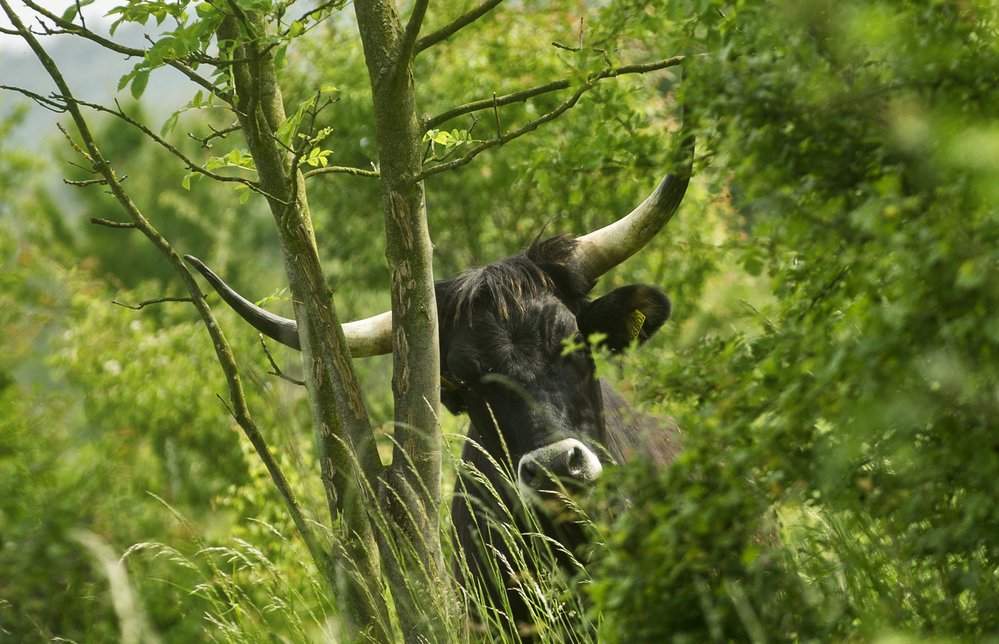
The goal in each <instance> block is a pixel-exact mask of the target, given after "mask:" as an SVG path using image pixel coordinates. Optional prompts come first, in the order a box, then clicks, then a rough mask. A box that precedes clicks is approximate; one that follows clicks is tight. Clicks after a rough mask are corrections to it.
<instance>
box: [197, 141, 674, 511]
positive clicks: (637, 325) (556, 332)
mask: <svg viewBox="0 0 999 644" xmlns="http://www.w3.org/2000/svg"><path fill="white" fill-rule="evenodd" d="M684 152H685V156H684V161H683V162H682V163H681V164H680V167H679V168H678V170H677V171H675V172H671V173H670V174H668V175H667V176H666V177H665V178H664V179H663V180H662V181H661V182H660V183H659V185H658V186H657V187H656V189H655V190H654V191H653V192H652V194H651V195H649V196H648V197H647V198H646V199H645V200H644V201H643V202H642V203H641V204H640V205H639V206H638V207H637V208H635V209H634V210H633V211H632V212H631V213H629V214H627V215H626V216H624V217H622V218H620V219H618V220H616V221H615V222H613V223H611V224H609V225H608V226H605V227H604V228H601V229H599V230H597V231H595V232H591V233H589V234H587V235H584V236H582V237H579V238H577V239H573V238H569V237H561V236H560V237H554V238H552V239H549V240H545V241H536V242H535V243H534V244H533V245H532V246H531V248H530V249H529V250H528V251H527V252H526V253H524V254H522V255H518V256H515V257H512V258H508V259H505V260H501V261H499V262H495V263H493V264H489V265H487V266H484V267H482V268H478V269H473V270H472V271H469V272H467V273H465V274H463V275H461V276H459V277H458V278H455V279H453V280H449V281H444V282H439V283H438V284H437V289H436V290H437V301H438V311H439V316H440V337H441V352H440V355H441V376H442V400H443V401H444V403H445V405H446V406H447V407H448V408H449V409H451V410H452V411H453V412H467V413H468V414H469V416H470V417H471V420H472V424H473V426H474V427H475V428H476V434H477V435H476V438H477V440H479V441H480V442H481V443H482V445H483V446H484V447H485V449H486V450H487V451H488V452H489V453H490V454H491V455H492V456H493V457H494V458H496V459H497V460H498V461H500V462H504V461H506V459H507V458H508V457H511V458H512V462H511V464H512V465H513V466H514V467H515V469H516V473H517V478H518V484H519V486H520V487H521V489H522V490H524V491H526V492H528V493H536V492H539V491H542V490H547V489H549V484H550V483H551V477H552V476H554V477H556V478H558V479H560V480H561V482H562V483H565V484H569V485H570V486H586V485H588V484H589V483H592V482H593V481H594V480H596V478H597V477H598V476H599V475H600V472H601V469H602V465H601V460H602V458H601V456H600V455H601V454H602V453H604V451H603V450H602V449H600V448H599V446H603V445H606V444H607V440H606V439H607V437H606V435H605V432H606V429H605V426H604V420H603V418H604V414H603V409H602V395H601V388H600V384H599V382H598V381H597V379H596V376H595V373H594V371H595V370H594V364H593V359H592V355H591V353H590V347H589V346H588V343H587V340H588V338H590V337H591V336H592V334H595V333H599V334H601V335H602V336H603V337H604V338H605V340H604V342H605V344H606V346H607V347H608V348H610V349H611V350H612V351H620V350H621V349H623V348H624V347H627V346H628V345H629V344H630V343H632V342H634V341H637V342H639V343H640V342H644V341H645V340H646V339H648V338H649V337H650V336H651V335H652V334H653V333H655V332H656V331H657V330H658V329H659V328H660V327H661V326H662V324H663V323H664V322H665V321H666V320H667V318H668V317H669V315H670V301H669V298H667V297H666V295H665V294H664V293H662V292H661V291H660V290H659V289H657V288H655V287H652V286H646V285H631V286H625V287H622V288H618V289H616V290H614V291H612V292H610V293H609V294H607V295H604V296H603V297H600V298H598V299H596V300H590V299H589V298H588V294H589V292H590V290H591V288H592V287H593V285H594V284H595V283H596V280H597V279H598V278H599V277H600V276H601V275H603V274H604V273H606V272H607V271H608V270H610V269H611V268H613V267H615V266H617V265H618V264H619V263H621V262H622V261H624V260H625V259H627V258H628V257H630V256H631V255H633V254H634V253H636V252H638V250H640V249H641V248H642V247H644V246H645V245H646V244H647V243H648V242H649V241H650V240H651V239H652V238H653V237H654V236H655V235H656V234H657V233H658V232H659V231H660V230H661V229H662V228H663V226H664V225H665V224H666V223H667V222H668V221H669V220H670V218H671V217H672V216H673V213H674V212H675V211H676V209H677V208H678V207H679V205H680V202H681V200H682V199H683V195H684V193H685V191H686V188H687V183H688V181H689V178H690V170H691V162H692V159H693V141H692V140H691V139H686V140H685V141H684ZM187 259H188V261H190V262H191V263H192V264H193V265H194V266H195V267H196V268H197V269H198V270H199V271H200V272H201V273H202V274H203V275H204V276H205V278H206V279H207V280H208V281H209V282H210V283H211V284H212V286H213V287H214V288H215V290H216V291H218V293H219V294H220V295H221V296H222V298H223V299H224V300H225V301H226V302H227V303H228V304H229V305H230V306H232V307H233V308H234V309H235V310H236V311H237V312H238V313H239V314H240V315H241V316H242V317H243V318H244V319H245V320H247V321H248V322H249V323H250V324H252V325H253V326H254V327H256V328H257V329H258V330H259V331H261V332H263V333H264V334H266V335H268V336H270V337H272V338H274V339H276V340H278V341H279V342H281V343H283V344H286V345H288V346H290V347H293V348H296V349H299V348H300V344H299V339H298V327H297V324H296V323H295V321H294V320H289V319H286V318H281V317H279V316H276V315H274V314H272V313H269V312H268V311H265V310H264V309H261V308H259V307H257V306H256V305H254V304H253V303H252V302H249V301H248V300H246V299H245V298H243V297H242V296H240V295H239V294H238V293H236V292H235V291H234V290H233V289H232V288H230V287H229V286H228V285H227V284H226V283H225V282H223V281H222V280H221V279H220V278H219V277H218V276H217V275H215V274H214V273H213V272H212V271H211V270H209V269H208V268H207V267H206V266H205V265H204V264H202V263H201V262H200V261H199V260H197V259H196V258H193V257H190V256H188V257H187ZM391 327H392V322H391V313H390V312H386V313H382V314H380V315H376V316H373V317H370V318H367V319H365V320H360V321H356V322H350V323H347V324H345V325H344V327H343V330H344V334H345V336H346V338H347V344H348V347H349V349H350V351H351V354H352V355H353V356H354V357H364V356H371V355H377V354H383V353H388V352H390V351H391V348H392V347H391V337H392V334H391ZM566 341H568V342H569V343H570V346H568V347H567V342H566ZM573 345H574V347H575V349H576V350H573Z"/></svg>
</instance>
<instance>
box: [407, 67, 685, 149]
mask: <svg viewBox="0 0 999 644" xmlns="http://www.w3.org/2000/svg"><path fill="white" fill-rule="evenodd" d="M683 60H684V57H683V56H674V57H672V58H664V59H663V60H656V61H653V62H649V63H639V64H636V65H624V66H622V67H608V68H606V69H603V70H601V71H599V72H596V73H594V74H592V75H591V76H590V77H589V78H588V79H587V83H592V82H593V81H599V80H603V79H605V78H615V77H617V76H623V75H624V74H646V73H648V72H652V71H656V70H660V69H666V68H667V67H675V66H676V65H679V64H680V63H682V62H683ZM571 86H572V81H570V80H569V79H563V80H557V81H552V82H550V83H545V84H543V85H537V86H535V87H530V88H528V89H522V90H519V91H517V92H513V93H512V94H506V95H504V96H498V97H493V98H485V99H482V100H479V101H473V102H471V103H466V104H465V105H459V106H458V107H455V108H452V109H450V110H448V111H446V112H442V113H441V114H438V115H437V116H434V117H433V118H430V119H428V120H427V121H426V122H425V123H424V124H423V129H424V131H427V130H432V129H434V128H436V127H437V126H439V125H441V124H442V123H445V122H447V121H450V120H451V119H453V118H456V117H458V116H462V115H463V114H469V113H471V112H478V111H479V110H485V109H489V108H491V107H493V106H497V107H502V106H504V105H509V104H510V103H521V102H523V101H526V100H528V99H531V98H534V97H535V96H540V95H542V94H548V93H550V92H557V91H559V90H563V89H568V88H569V87H571Z"/></svg>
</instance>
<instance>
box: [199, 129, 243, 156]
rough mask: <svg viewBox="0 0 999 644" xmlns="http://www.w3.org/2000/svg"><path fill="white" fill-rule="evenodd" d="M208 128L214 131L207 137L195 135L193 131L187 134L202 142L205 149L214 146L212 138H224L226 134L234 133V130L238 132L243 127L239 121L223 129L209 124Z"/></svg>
mask: <svg viewBox="0 0 999 644" xmlns="http://www.w3.org/2000/svg"><path fill="white" fill-rule="evenodd" d="M208 128H209V129H210V130H211V131H212V133H211V134H209V135H208V136H206V137H200V136H195V135H194V133H193V132H188V133H187V136H189V137H191V138H192V139H194V140H195V141H197V142H198V143H200V144H201V147H203V148H204V149H206V150H210V149H211V148H212V140H214V139H224V138H225V137H226V136H228V135H230V134H232V133H233V132H238V131H239V130H240V129H241V128H240V125H239V123H237V124H235V125H230V126H229V127H227V128H223V129H221V130H216V129H215V127H214V126H211V125H209V126H208Z"/></svg>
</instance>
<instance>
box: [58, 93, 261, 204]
mask: <svg viewBox="0 0 999 644" xmlns="http://www.w3.org/2000/svg"><path fill="white" fill-rule="evenodd" d="M61 98H63V99H64V100H67V101H70V100H71V101H73V102H75V103H77V104H79V105H83V106H84V107H89V108H90V109H92V110H95V111H98V112H104V113H106V114H111V115H112V116H115V117H117V118H119V119H121V120H122V121H125V122H126V123H128V124H129V125H131V126H132V127H134V128H136V129H138V130H139V131H140V132H142V133H143V134H144V135H146V137H147V138H149V139H151V140H152V141H154V142H155V143H157V144H158V145H160V146H161V147H163V148H164V149H165V150H167V151H168V152H169V153H170V154H172V155H174V156H175V157H177V158H178V159H180V160H181V161H182V162H183V163H184V165H185V166H186V167H187V169H188V170H190V171H192V172H196V173H198V174H201V175H204V176H206V177H208V178H209V179H213V180H215V181H220V182H222V183H239V184H242V185H244V186H246V187H247V188H249V189H250V190H252V191H253V192H256V193H258V194H260V195H262V196H264V197H267V198H268V199H274V200H279V198H278V197H277V196H275V195H272V194H270V193H268V192H267V191H266V190H264V189H263V188H261V187H260V184H258V183H256V182H254V181H250V180H249V179H244V178H242V177H231V176H227V175H224V174H218V173H216V172H211V171H209V170H205V169H204V168H202V167H201V166H200V165H198V164H197V163H195V162H194V161H193V160H192V159H190V158H189V157H188V156H187V155H185V154H184V153H183V152H181V151H180V150H178V149H177V148H176V147H175V146H174V145H172V144H171V143H170V142H168V141H167V140H166V139H164V138H163V137H161V136H159V135H158V134H156V133H155V132H153V131H152V130H150V129H149V128H148V127H146V126H145V125H143V124H142V123H139V122H138V121H136V120H135V119H133V118H132V117H131V116H129V115H128V114H126V113H125V111H124V110H122V109H121V106H120V105H118V106H117V109H111V108H109V107H106V106H104V105H100V104H99V103H90V102H88V101H81V100H79V99H76V98H65V97H61Z"/></svg>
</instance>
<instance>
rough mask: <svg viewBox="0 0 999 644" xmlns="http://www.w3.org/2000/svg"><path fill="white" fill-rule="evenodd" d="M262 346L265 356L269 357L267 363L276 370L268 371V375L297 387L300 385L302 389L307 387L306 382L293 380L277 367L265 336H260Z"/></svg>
mask: <svg viewBox="0 0 999 644" xmlns="http://www.w3.org/2000/svg"><path fill="white" fill-rule="evenodd" d="M260 346H261V347H263V349H264V355H265V356H267V361H268V362H270V363H271V369H273V370H274V371H268V372H267V373H269V374H270V375H272V376H277V377H278V378H281V379H282V380H287V381H288V382H290V383H293V384H296V385H298V386H300V387H304V386H305V381H304V380H297V379H295V378H292V377H291V376H287V375H285V373H284V372H283V371H281V367H279V366H278V365H277V362H275V361H274V356H272V355H271V352H270V349H268V348H267V343H266V342H264V336H263V334H260Z"/></svg>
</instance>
